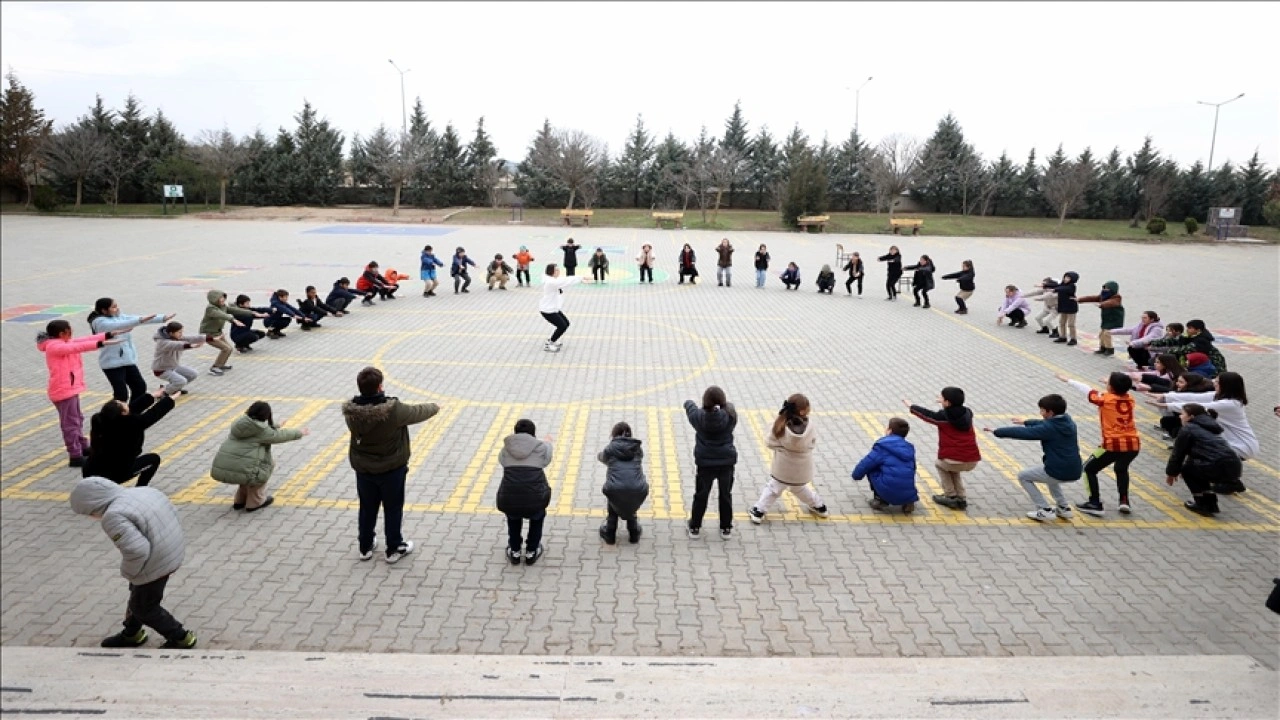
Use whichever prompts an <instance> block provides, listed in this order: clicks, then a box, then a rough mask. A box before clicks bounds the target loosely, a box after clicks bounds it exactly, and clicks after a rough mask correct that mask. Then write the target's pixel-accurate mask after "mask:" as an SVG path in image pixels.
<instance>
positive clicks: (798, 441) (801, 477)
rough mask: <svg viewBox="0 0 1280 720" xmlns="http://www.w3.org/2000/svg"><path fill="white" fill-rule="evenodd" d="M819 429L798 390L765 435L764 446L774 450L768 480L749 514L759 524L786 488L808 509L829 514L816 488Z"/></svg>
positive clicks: (819, 513) (807, 404) (789, 398)
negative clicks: (814, 461)
mask: <svg viewBox="0 0 1280 720" xmlns="http://www.w3.org/2000/svg"><path fill="white" fill-rule="evenodd" d="M817 443H818V437H817V432H816V431H815V430H814V429H813V424H812V423H810V422H809V398H807V397H805V396H804V395H801V394H800V393H796V394H794V395H792V396H790V397H788V398H787V399H786V401H785V402H783V403H782V410H780V411H779V412H778V417H777V418H775V419H774V421H773V427H772V428H771V429H770V431H769V433H768V435H766V436H765V446H766V447H768V448H769V449H770V450H772V451H773V463H772V464H771V465H770V467H769V479H768V480H767V481H765V484H764V489H763V490H761V491H760V499H759V500H757V501H756V504H755V505H752V506H751V508H750V509H749V510H748V511H747V513H748V514H749V515H750V516H751V522H753V523H755V524H756V525H759V524H760V523H762V522H764V516H765V514H766V513H768V512H769V508H770V507H772V506H773V503H774V502H775V501H777V499H778V498H779V497H780V496H781V495H782V493H783V492H785V491H790V492H791V494H792V495H795V496H796V498H797V499H798V500H800V502H802V503H804V505H805V507H807V508H808V509H809V512H811V513H813V514H814V515H817V516H818V517H827V516H828V514H829V513H828V512H827V505H826V503H824V502H822V498H821V497H819V496H818V491H817V490H814V489H813V448H814V446H815V445H817Z"/></svg>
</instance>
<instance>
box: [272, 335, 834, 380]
mask: <svg viewBox="0 0 1280 720" xmlns="http://www.w3.org/2000/svg"><path fill="white" fill-rule="evenodd" d="M495 337H500V336H495ZM501 337H506V336H501ZM507 339H509V338H507ZM574 339H575V340H579V339H582V338H574ZM610 339H611V340H616V339H617V338H610ZM252 362H273V363H289V364H298V363H330V364H338V365H343V364H346V365H362V366H363V365H367V364H368V363H369V358H367V357H351V358H336V357H327V356H304V357H289V356H281V355H264V356H261V357H255V358H253V359H252ZM380 364H382V365H424V366H429V367H464V368H502V369H519V370H529V369H533V370H552V371H555V372H560V371H562V370H622V371H628V372H652V371H653V370H654V369H655V366H653V365H604V364H600V363H563V364H562V363H556V364H555V365H548V364H547V363H545V362H495V361H482V360H396V359H387V358H384V359H383V360H382V361H381V363H380ZM704 367H705V365H697V366H695V365H661V366H658V369H661V370H664V371H671V372H702V370H703V368H704ZM716 371H717V372H734V373H779V374H780V373H792V374H795V373H804V374H809V375H839V374H841V372H842V371H840V370H836V369H835V368H803V367H792V366H789V367H717V368H716Z"/></svg>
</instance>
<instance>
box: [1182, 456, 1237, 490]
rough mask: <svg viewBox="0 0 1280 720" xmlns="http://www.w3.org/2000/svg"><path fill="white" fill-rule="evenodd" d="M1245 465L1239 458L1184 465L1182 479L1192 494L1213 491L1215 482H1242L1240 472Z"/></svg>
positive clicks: (1228, 483) (1232, 483) (1227, 483)
mask: <svg viewBox="0 0 1280 720" xmlns="http://www.w3.org/2000/svg"><path fill="white" fill-rule="evenodd" d="M1243 470H1244V467H1243V465H1242V463H1241V462H1240V461H1239V460H1234V461H1231V460H1228V461H1227V462H1223V463H1218V464H1216V465H1192V464H1187V465H1183V466H1182V481H1183V482H1184V483H1186V484H1187V489H1188V490H1190V491H1191V494H1192V495H1203V494H1205V493H1210V492H1213V486H1214V485H1215V484H1224V485H1235V484H1236V483H1238V482H1240V474H1241V472H1243Z"/></svg>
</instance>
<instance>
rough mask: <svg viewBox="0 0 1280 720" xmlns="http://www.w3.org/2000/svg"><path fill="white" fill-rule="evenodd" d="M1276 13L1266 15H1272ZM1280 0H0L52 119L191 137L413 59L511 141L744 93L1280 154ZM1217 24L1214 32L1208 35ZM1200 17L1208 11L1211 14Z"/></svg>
mask: <svg viewBox="0 0 1280 720" xmlns="http://www.w3.org/2000/svg"><path fill="white" fill-rule="evenodd" d="M1267 27H1270V28H1273V30H1272V31H1266V30H1265V28H1267ZM1276 27H1280V5H1277V4H1275V3H1256V4H1253V3H1248V4H1238V5H1236V4H1230V3H1216V4H1210V3H1203V4H1201V3H1135V4H1122V3H1093V4H1078V5H1076V4H1048V3H1046V4H1039V3H1018V4H1014V3H991V4H980V3H955V4H952V3H947V4H930V3H902V4H854V3H848V4H837V3H821V4H805V3H786V4H781V3H779V4H773V3H762V2H743V3H707V4H696V3H653V4H650V3H603V2H599V3H571V4H568V3H566V4H558V3H547V4H540V3H519V4H514V3H513V4H506V3H388V4H382V3H368V2H366V3H358V4H357V3H350V4H348V3H340V2H326V3H319V2H315V3H279V4H276V3H194V2H192V3H137V4H134V3H120V4H116V3H86V4H79V3H32V2H4V3H0V63H2V64H3V65H4V66H5V68H6V69H12V70H13V71H14V72H16V73H17V75H18V77H19V78H20V79H21V80H22V82H23V83H24V84H26V85H27V86H28V87H30V88H31V89H32V90H33V91H34V92H35V94H36V98H37V101H38V103H39V105H40V106H42V107H43V108H44V109H45V111H46V112H47V113H48V114H49V116H50V117H52V118H53V119H54V120H55V121H56V122H57V123H58V124H62V123H67V122H71V121H74V120H75V119H76V118H77V117H78V116H80V115H82V114H84V112H85V111H86V109H87V108H88V107H89V106H90V105H91V104H92V103H93V99H94V95H95V93H99V94H101V95H102V96H103V97H104V99H105V100H106V102H107V103H108V105H109V106H112V107H119V106H120V105H121V104H122V103H123V101H124V98H125V97H126V95H128V93H130V92H132V93H134V94H135V95H136V96H137V97H138V98H139V99H141V100H142V102H143V103H144V105H145V106H146V107H147V109H148V111H149V112H151V111H154V110H155V109H157V108H159V109H163V110H164V112H165V114H166V115H168V116H169V117H170V118H171V119H172V120H173V121H174V123H175V124H176V125H177V126H178V128H179V130H181V131H182V132H183V133H184V134H186V135H187V136H188V137H193V136H194V135H196V134H197V133H198V132H199V131H200V130H202V129H206V128H218V127H221V126H223V125H226V126H227V127H229V128H230V129H231V130H232V131H233V132H235V133H237V134H246V133H249V132H252V131H253V129H254V128H255V127H261V128H262V129H263V130H264V131H265V132H267V133H268V134H274V133H275V130H276V129H277V128H278V127H280V126H281V125H283V126H285V127H288V128H292V127H293V126H294V121H293V119H292V118H293V115H294V114H296V113H297V112H298V110H299V109H300V108H301V107H302V102H303V99H304V98H306V99H308V100H310V101H311V102H312V104H313V105H314V106H315V107H316V108H317V110H319V111H320V113H321V114H323V115H324V116H326V117H328V119H329V120H330V121H331V122H332V123H333V124H334V125H336V126H337V127H338V128H340V129H341V130H342V131H343V132H344V133H346V135H347V136H348V137H350V136H351V135H352V134H353V133H356V132H359V133H362V134H368V133H369V131H371V130H372V129H374V128H375V127H377V126H378V124H379V123H386V124H387V125H388V127H395V126H397V125H398V124H399V123H400V75H399V74H398V73H397V72H396V70H395V69H394V68H393V67H392V66H391V64H389V63H388V60H389V59H394V60H395V62H396V63H397V64H398V65H399V66H400V67H401V68H404V69H407V70H408V71H409V72H408V73H407V74H406V75H405V88H406V93H407V95H408V98H409V105H410V106H412V103H413V98H414V97H415V96H421V97H422V99H423V102H424V103H425V106H426V108H427V112H428V115H429V116H430V119H431V120H432V121H433V123H435V124H437V126H443V124H444V123H445V122H452V123H453V124H454V125H455V127H457V128H458V130H459V133H460V134H461V135H462V137H463V139H464V140H468V139H470V137H471V136H472V135H473V134H474V132H475V125H476V121H477V119H478V118H479V117H480V116H484V117H485V123H486V127H487V128H488V129H489V131H490V133H491V135H492V136H493V139H494V142H495V144H496V145H497V147H498V151H499V154H500V155H501V156H502V157H506V158H509V159H516V160H518V159H519V158H520V157H522V156H523V155H524V153H525V150H526V148H527V146H528V144H529V141H530V139H531V138H532V135H533V133H534V132H535V131H536V130H537V128H538V127H540V126H541V124H542V120H543V118H544V117H545V118H550V120H551V122H552V124H553V125H556V126H558V127H572V128H578V129H581V130H585V131H587V132H589V133H591V134H593V135H595V136H597V137H598V138H600V139H601V140H603V141H605V142H607V143H608V144H609V147H610V149H611V151H612V152H613V153H615V154H616V153H617V152H619V151H620V150H621V149H622V144H623V142H624V140H625V138H626V136H627V133H628V131H629V130H630V128H631V127H632V126H633V125H634V124H635V120H636V116H637V114H643V116H644V121H645V124H646V125H647V126H649V127H650V128H651V130H653V131H655V132H657V133H660V134H665V133H666V132H667V131H668V130H670V131H672V132H674V133H675V134H676V135H677V136H679V137H681V138H684V139H686V140H690V139H692V138H694V137H696V136H697V134H698V131H699V129H700V127H701V126H702V125H704V124H705V125H707V126H708V128H709V130H710V131H711V132H712V133H716V134H718V133H720V132H722V131H723V127H724V121H725V119H726V118H727V117H728V115H729V113H730V112H731V110H732V108H733V104H734V102H735V101H737V100H741V102H742V108H743V111H744V113H745V116H746V119H747V121H748V123H749V125H750V129H751V132H752V133H753V134H754V133H755V132H756V131H757V130H758V129H759V128H760V126H761V125H767V126H768V127H769V128H770V129H771V130H772V131H773V133H774V135H775V136H778V135H785V134H786V133H787V132H789V131H790V130H791V128H792V126H793V125H795V124H796V123H799V125H800V127H801V129H802V130H803V131H805V132H806V133H807V134H808V135H809V136H810V138H812V139H813V140H814V141H815V142H818V141H821V139H822V137H823V136H824V135H826V136H828V137H829V138H830V139H831V140H832V141H833V142H838V141H839V140H841V139H843V138H844V137H846V136H847V135H848V133H849V131H850V129H851V128H852V126H853V124H854V109H855V94H854V92H853V88H856V87H857V86H858V85H860V84H861V83H862V82H863V81H864V80H866V78H867V77H873V78H874V79H873V80H872V81H871V82H870V83H867V84H866V86H865V87H864V88H863V89H862V91H861V93H860V98H861V102H860V103H859V105H860V113H859V121H860V126H861V130H862V134H863V136H864V137H866V138H868V139H870V140H872V141H873V142H874V141H875V140H877V139H879V138H881V137H883V136H884V135H887V134H889V133H895V132H897V133H905V134H908V135H913V136H917V137H919V138H921V139H923V138H925V137H927V136H928V135H929V134H930V133H931V132H932V130H933V128H934V126H935V125H936V123H937V121H938V119H939V118H940V117H942V116H943V115H944V114H945V113H947V112H952V113H954V114H955V116H956V118H957V119H958V120H959V121H960V123H961V125H962V126H963V128H964V131H965V134H966V136H967V137H968V139H969V140H970V142H972V143H973V144H974V145H975V146H976V147H977V149H978V150H979V151H980V152H982V153H983V154H984V155H985V156H987V157H995V156H998V155H999V154H1000V152H1001V151H1008V152H1009V154H1010V155H1011V156H1014V157H1015V158H1016V159H1018V160H1021V159H1022V158H1024V157H1025V156H1026V153H1027V151H1028V150H1029V149H1031V148H1032V147H1035V148H1037V149H1038V150H1039V151H1040V153H1041V157H1043V156H1044V154H1047V153H1048V152H1051V151H1052V150H1053V148H1055V147H1056V146H1057V145H1058V143H1060V142H1061V143H1063V144H1064V145H1065V149H1066V150H1067V151H1068V152H1069V153H1076V152H1079V151H1080V150H1081V149H1083V148H1084V147H1086V146H1092V147H1093V149H1094V151H1095V153H1097V154H1105V153H1106V152H1107V151H1109V150H1110V148H1112V147H1114V146H1119V147H1120V148H1121V150H1122V151H1123V152H1125V153H1128V152H1130V151H1132V150H1134V149H1136V148H1137V147H1138V146H1139V145H1140V144H1141V142H1142V138H1143V136H1144V135H1147V134H1150V135H1152V136H1154V137H1155V140H1156V143H1157V146H1158V147H1159V148H1161V149H1162V150H1163V151H1164V152H1165V153H1166V154H1168V155H1170V156H1172V157H1173V158H1174V159H1176V160H1177V161H1179V162H1180V163H1183V164H1190V163H1191V162H1194V161H1195V160H1207V159H1208V155H1209V145H1210V139H1211V134H1212V130H1213V119H1214V118H1213V116H1214V111H1213V108H1210V107H1204V106H1201V105H1197V104H1196V101H1197V100H1204V101H1211V102H1218V101H1221V100H1226V99H1228V98H1231V97H1234V96H1236V95H1238V94H1240V93H1245V96H1244V97H1243V98H1241V99H1240V100H1237V101H1235V102H1233V103H1232V104H1230V105H1228V106H1225V107H1224V108H1223V109H1222V115H1221V120H1220V124H1219V127H1218V142H1217V151H1216V153H1215V158H1214V161H1215V164H1221V162H1222V161H1223V160H1225V159H1228V158H1229V159H1231V160H1232V161H1235V162H1242V161H1245V160H1247V159H1248V157H1249V156H1250V155H1252V154H1253V152H1254V151H1255V150H1257V151H1260V152H1261V154H1262V157H1263V159H1264V161H1265V162H1266V163H1267V165H1268V166H1270V167H1276V166H1277V161H1278V160H1280V80H1277V77H1278V76H1277V74H1276V71H1275V62H1276V58H1275V56H1274V54H1273V53H1271V54H1269V51H1267V50H1266V45H1267V43H1266V42H1265V41H1264V40H1263V38H1264V36H1265V35H1267V33H1268V32H1272V33H1274V28H1276ZM1214 28H1222V29H1223V33H1222V39H1221V40H1220V41H1215V40H1213V39H1212V34H1213V29H1214ZM1205 31H1209V34H1208V35H1206V34H1205Z"/></svg>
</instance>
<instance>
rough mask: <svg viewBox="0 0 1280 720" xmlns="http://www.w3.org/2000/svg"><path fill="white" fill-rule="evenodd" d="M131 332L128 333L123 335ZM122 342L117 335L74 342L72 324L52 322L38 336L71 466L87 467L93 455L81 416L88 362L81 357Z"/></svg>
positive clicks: (37, 347) (95, 336) (94, 336)
mask: <svg viewBox="0 0 1280 720" xmlns="http://www.w3.org/2000/svg"><path fill="white" fill-rule="evenodd" d="M127 332H129V331H128V330H124V331H122V332H121V333H119V334H120V335H123V334H124V333H127ZM120 342H122V340H121V339H118V337H117V333H116V332H115V331H108V332H104V333H99V334H97V335H89V336H86V337H82V338H75V339H72V337H71V323H69V322H67V321H66V320H52V321H50V322H49V324H48V325H46V326H45V328H44V332H42V333H40V334H39V335H36V349H38V350H39V351H40V352H42V353H44V362H45V367H47V368H48V369H49V383H48V393H49V401H50V402H52V403H53V407H54V408H56V409H57V411H58V423H59V424H60V425H61V426H62V442H63V443H64V444H65V445H66V446H67V456H68V458H69V460H68V464H69V465H70V466H71V467H83V466H84V458H85V455H87V454H88V452H89V438H87V437H85V436H84V415H83V414H82V413H81V412H80V394H81V393H83V392H84V390H85V387H84V361H83V360H82V359H81V358H80V355H81V353H87V352H89V351H90V350H97V349H98V348H100V347H104V346H106V345H117V344H119V343H120Z"/></svg>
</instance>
